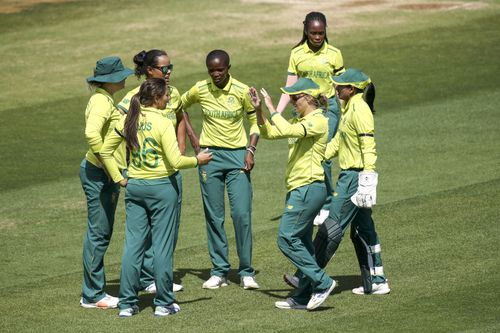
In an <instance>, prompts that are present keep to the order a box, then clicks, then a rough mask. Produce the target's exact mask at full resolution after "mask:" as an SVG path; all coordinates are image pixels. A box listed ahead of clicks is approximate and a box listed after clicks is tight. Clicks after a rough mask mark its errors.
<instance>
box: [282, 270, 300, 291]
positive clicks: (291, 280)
mask: <svg viewBox="0 0 500 333" xmlns="http://www.w3.org/2000/svg"><path fill="white" fill-rule="evenodd" d="M283 281H285V283H286V284H287V285H289V286H290V287H292V288H295V289H297V288H298V287H299V278H298V277H296V276H295V275H290V274H287V273H285V274H283Z"/></svg>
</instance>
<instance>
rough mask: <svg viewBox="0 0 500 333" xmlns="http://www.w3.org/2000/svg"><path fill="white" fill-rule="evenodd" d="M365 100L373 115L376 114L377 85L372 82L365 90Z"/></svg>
mask: <svg viewBox="0 0 500 333" xmlns="http://www.w3.org/2000/svg"><path fill="white" fill-rule="evenodd" d="M363 99H364V100H365V102H366V104H368V106H369V107H370V110H372V113H375V85H374V84H373V82H370V83H369V84H368V85H367V86H366V88H365V90H363Z"/></svg>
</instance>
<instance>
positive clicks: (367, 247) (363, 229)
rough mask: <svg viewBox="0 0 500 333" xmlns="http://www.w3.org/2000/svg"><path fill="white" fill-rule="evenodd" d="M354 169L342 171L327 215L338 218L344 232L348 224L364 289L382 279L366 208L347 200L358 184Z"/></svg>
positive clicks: (376, 247) (376, 248)
mask: <svg viewBox="0 0 500 333" xmlns="http://www.w3.org/2000/svg"><path fill="white" fill-rule="evenodd" d="M358 174H359V172H358V171H342V172H341V173H340V175H339V178H338V181H337V186H336V187H335V195H334V197H333V201H332V204H331V207H330V218H332V219H334V220H336V221H338V222H339V223H340V226H341V228H342V231H343V232H345V231H346V229H347V228H348V227H349V225H351V240H352V242H353V244H354V248H355V250H356V255H357V257H358V262H359V267H360V269H361V276H362V278H363V284H364V285H365V289H366V290H371V288H372V286H371V285H372V283H382V282H385V280H386V279H385V275H384V270H383V266H382V257H381V253H380V242H379V239H378V236H377V232H376V230H375V224H374V222H373V219H372V210H371V209H370V208H359V207H357V206H356V205H354V204H353V203H352V201H351V197H352V196H353V195H354V193H356V190H357V188H358Z"/></svg>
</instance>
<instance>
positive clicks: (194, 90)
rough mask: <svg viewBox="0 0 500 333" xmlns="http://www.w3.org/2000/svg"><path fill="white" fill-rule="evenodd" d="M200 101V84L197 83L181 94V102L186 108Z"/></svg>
mask: <svg viewBox="0 0 500 333" xmlns="http://www.w3.org/2000/svg"><path fill="white" fill-rule="evenodd" d="M199 101H200V94H199V90H198V86H197V85H196V84H195V85H194V86H192V87H191V89H189V90H188V91H186V92H185V93H184V94H182V96H181V104H182V107H183V108H185V109H187V108H189V107H190V106H191V105H193V104H195V103H198V102H199Z"/></svg>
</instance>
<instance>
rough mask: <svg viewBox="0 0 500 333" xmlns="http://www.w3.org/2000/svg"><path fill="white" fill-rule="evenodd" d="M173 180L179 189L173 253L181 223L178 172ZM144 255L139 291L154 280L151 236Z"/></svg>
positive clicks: (180, 185)
mask: <svg viewBox="0 0 500 333" xmlns="http://www.w3.org/2000/svg"><path fill="white" fill-rule="evenodd" d="M174 176H175V179H176V182H177V187H178V188H179V196H178V199H177V208H178V209H177V220H176V221H175V233H174V251H175V246H176V245H177V239H178V236H179V226H180V222H181V206H182V175H181V173H180V171H178V172H176V173H175V175H174ZM146 249H147V250H146V253H145V254H144V262H143V264H142V272H141V289H145V288H146V287H147V286H149V285H150V284H152V283H153V282H154V281H155V280H154V269H153V257H154V253H153V246H152V243H151V235H150V236H149V237H148V241H147V243H146Z"/></svg>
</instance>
